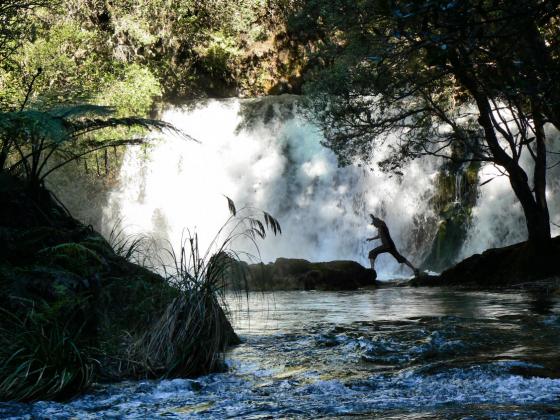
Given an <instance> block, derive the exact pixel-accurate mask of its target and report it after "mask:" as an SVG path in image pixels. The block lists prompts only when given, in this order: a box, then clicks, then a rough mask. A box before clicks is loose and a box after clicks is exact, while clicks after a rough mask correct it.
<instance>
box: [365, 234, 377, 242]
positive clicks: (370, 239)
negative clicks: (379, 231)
mask: <svg viewBox="0 0 560 420" xmlns="http://www.w3.org/2000/svg"><path fill="white" fill-rule="evenodd" d="M379 238H380V236H379V235H377V236H374V237H372V238H367V239H366V241H375V240H376V239H379Z"/></svg>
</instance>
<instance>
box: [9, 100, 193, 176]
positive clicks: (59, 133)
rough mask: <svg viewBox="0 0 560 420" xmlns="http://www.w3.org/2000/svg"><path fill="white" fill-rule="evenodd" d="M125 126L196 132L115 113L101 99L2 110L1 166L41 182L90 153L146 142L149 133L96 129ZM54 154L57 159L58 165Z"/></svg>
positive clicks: (179, 133)
mask: <svg viewBox="0 0 560 420" xmlns="http://www.w3.org/2000/svg"><path fill="white" fill-rule="evenodd" d="M114 128H124V129H128V130H132V129H138V128H140V129H143V130H157V131H160V132H161V131H171V132H174V133H176V134H178V135H180V136H181V137H183V138H189V139H191V140H193V139H192V138H191V137H189V136H188V135H186V134H185V133H183V132H181V131H179V130H177V129H176V128H175V127H173V126H172V125H171V124H168V123H166V122H164V121H160V120H155V119H147V118H139V117H123V118H116V117H114V116H113V109H112V108H109V107H105V106H97V105H89V104H84V105H75V106H71V107H59V108H53V109H50V110H47V111H41V110H33V109H31V110H22V111H16V112H3V113H0V172H7V173H10V174H15V175H19V176H21V177H23V178H25V180H26V181H27V183H28V185H29V186H31V187H37V186H39V185H41V184H42V183H43V182H44V179H45V178H46V177H47V176H48V175H49V174H51V173H52V172H53V171H55V170H57V169H59V168H61V167H63V166H65V165H66V164H68V163H70V162H73V161H75V160H78V159H81V158H83V157H84V156H86V155H88V154H89V153H92V152H95V151H97V150H101V149H104V148H107V147H118V146H126V145H131V144H142V143H144V142H146V141H147V140H148V137H146V136H141V135H138V134H134V133H135V132H132V134H133V135H132V136H131V137H130V138H112V139H99V138H98V137H94V136H93V133H95V132H99V131H102V130H106V129H114ZM53 158H56V160H57V164H56V165H52V164H51V163H52V162H53Z"/></svg>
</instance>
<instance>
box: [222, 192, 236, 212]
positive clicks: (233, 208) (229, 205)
mask: <svg viewBox="0 0 560 420" xmlns="http://www.w3.org/2000/svg"><path fill="white" fill-rule="evenodd" d="M224 197H225V198H226V200H227V202H228V208H229V212H230V213H231V215H232V216H235V215H236V214H237V210H236V209H235V203H234V202H233V200H232V199H231V198H229V197H228V196H227V195H224Z"/></svg>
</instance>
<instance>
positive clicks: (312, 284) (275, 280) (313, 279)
mask: <svg viewBox="0 0 560 420" xmlns="http://www.w3.org/2000/svg"><path fill="white" fill-rule="evenodd" d="M246 269H247V270H248V274H249V275H248V276H247V278H248V280H247V287H248V288H249V289H250V290H356V289H358V288H360V287H366V286H375V285H376V277H377V275H376V273H375V271H374V270H371V269H367V268H364V267H363V266H362V265H361V264H359V263H357V262H355V261H329V262H309V261H307V260H303V259H290V258H278V259H277V260H276V261H275V262H274V263H270V264H262V263H261V264H251V265H247V266H246Z"/></svg>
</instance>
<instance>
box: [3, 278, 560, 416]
mask: <svg viewBox="0 0 560 420" xmlns="http://www.w3.org/2000/svg"><path fill="white" fill-rule="evenodd" d="M246 303H247V302H245V304H244V309H243V308H241V309H236V308H237V306H238V305H237V304H236V303H235V301H233V304H232V305H231V306H232V310H233V312H234V318H235V324H236V329H237V331H238V332H239V334H240V336H241V337H242V338H243V340H244V343H243V344H241V345H239V346H237V347H235V348H234V349H232V350H231V351H230V352H229V353H228V354H227V355H226V362H227V365H228V366H229V370H228V372H227V373H218V374H212V375H207V376H204V377H200V378H197V379H196V380H186V379H175V380H165V381H141V382H127V383H122V384H118V385H99V386H96V387H95V388H94V389H93V390H92V392H91V393H89V394H87V395H85V396H82V397H80V398H77V399H75V400H73V401H71V402H68V403H66V404H59V403H52V402H38V403H35V404H30V405H26V404H4V405H0V417H7V418H10V417H13V418H29V419H31V418H33V419H35V418H39V419H41V418H49V419H51V418H69V417H73V418H100V417H104V418H152V417H165V418H246V419H257V418H258V419H261V418H331V417H362V418H364V417H365V418H371V417H374V418H387V419H419V418H434V419H440V418H464V419H474V418H491V419H494V418H504V419H505V418H523V419H527V418H535V419H542V418H550V419H553V418H559V417H560V357H559V356H560V350H559V349H560V304H559V302H558V299H557V298H552V299H549V298H544V297H542V296H538V295H531V294H528V293H524V292H511V293H490V292H472V291H452V290H446V289H438V288H433V289H411V288H402V287H387V288H381V289H378V290H366V291H358V292H339V293H337V292H277V293H274V294H257V293H255V294H251V295H250V296H249V307H250V311H247V310H246Z"/></svg>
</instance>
